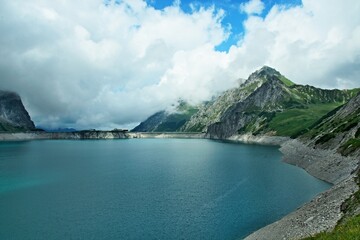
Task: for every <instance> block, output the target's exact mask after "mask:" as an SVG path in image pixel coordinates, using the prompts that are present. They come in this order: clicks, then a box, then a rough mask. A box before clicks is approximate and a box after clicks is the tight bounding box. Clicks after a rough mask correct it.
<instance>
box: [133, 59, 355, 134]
mask: <svg viewBox="0 0 360 240" xmlns="http://www.w3.org/2000/svg"><path fill="white" fill-rule="evenodd" d="M359 91H360V89H352V90H337V89H334V90H327V89H320V88H316V87H313V86H309V85H298V84H295V83H293V82H292V81H290V80H289V79H287V78H286V77H285V76H283V75H282V74H281V73H280V72H278V71H277V70H275V69H273V68H270V67H268V66H264V67H262V68H261V69H259V70H257V71H255V72H254V73H252V74H251V75H250V76H249V78H248V79H247V80H246V81H245V82H244V83H243V84H241V85H240V86H239V87H237V88H233V89H230V90H228V91H225V92H224V93H222V94H221V95H219V96H218V97H215V98H214V99H212V100H211V101H209V102H205V103H203V104H202V105H199V106H198V107H196V109H197V110H194V111H187V112H186V113H185V114H184V113H183V112H181V111H177V112H176V113H175V114H174V113H173V114H171V113H168V112H166V111H162V112H158V113H156V114H154V115H152V116H151V117H149V118H148V119H147V120H146V121H144V122H142V123H141V124H140V125H139V126H138V127H136V128H135V129H134V130H133V131H144V132H148V131H150V132H151V131H159V132H161V131H168V132H170V131H181V132H206V135H207V137H209V138H215V139H224V138H228V137H230V136H232V135H236V134H252V135H259V134H261V135H270V136H291V137H293V138H295V137H297V136H299V135H301V134H302V133H304V132H306V131H308V130H309V128H311V126H313V125H314V124H315V123H316V122H317V121H318V120H319V119H321V118H322V117H323V116H324V115H326V114H327V113H329V112H330V111H332V110H334V109H335V108H337V107H339V106H341V105H343V104H345V103H346V102H347V101H349V100H350V99H351V98H352V97H354V96H356V94H357V93H358V92H359ZM194 109H195V108H194Z"/></svg>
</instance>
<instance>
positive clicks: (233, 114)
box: [207, 77, 287, 139]
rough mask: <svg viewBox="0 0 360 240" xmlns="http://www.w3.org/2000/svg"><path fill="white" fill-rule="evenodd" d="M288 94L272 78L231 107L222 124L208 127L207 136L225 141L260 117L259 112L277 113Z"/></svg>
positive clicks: (222, 118) (279, 83)
mask: <svg viewBox="0 0 360 240" xmlns="http://www.w3.org/2000/svg"><path fill="white" fill-rule="evenodd" d="M286 95H287V93H286V92H285V91H284V90H283V86H282V84H281V82H280V81H278V80H277V79H276V78H274V77H273V78H270V79H269V80H268V81H266V82H265V83H264V84H263V85H262V86H261V87H259V88H258V89H257V90H255V92H253V93H252V94H251V95H250V96H249V97H247V98H246V99H245V100H243V101H241V102H238V103H236V104H234V105H233V106H231V107H230V108H229V109H228V110H227V111H226V112H225V113H224V114H223V116H222V117H221V120H220V122H217V123H215V124H212V125H210V126H209V127H208V132H207V136H208V137H210V138H220V139H224V138H227V137H230V136H232V135H234V134H236V133H237V132H238V130H239V129H241V128H243V127H244V126H245V125H246V124H248V123H250V122H251V121H253V120H254V119H256V118H258V117H259V111H261V112H264V111H268V110H270V111H274V112H275V111H277V110H278V109H281V106H280V105H279V102H281V101H282V100H284V98H285V96H286Z"/></svg>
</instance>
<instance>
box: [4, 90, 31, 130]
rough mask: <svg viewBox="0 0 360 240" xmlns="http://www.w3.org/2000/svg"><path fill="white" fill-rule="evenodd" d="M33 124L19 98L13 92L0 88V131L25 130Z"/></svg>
mask: <svg viewBox="0 0 360 240" xmlns="http://www.w3.org/2000/svg"><path fill="white" fill-rule="evenodd" d="M32 129H35V125H34V123H33V121H32V120H31V118H30V116H29V114H28V112H27V111H26V109H25V107H24V105H23V103H22V101H21V98H20V96H19V95H18V94H16V93H14V92H8V91H2V90H0V131H3V132H12V131H26V130H32Z"/></svg>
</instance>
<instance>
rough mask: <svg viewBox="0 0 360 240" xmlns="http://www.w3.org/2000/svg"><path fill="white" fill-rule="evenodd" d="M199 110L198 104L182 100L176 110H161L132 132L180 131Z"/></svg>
mask: <svg viewBox="0 0 360 240" xmlns="http://www.w3.org/2000/svg"><path fill="white" fill-rule="evenodd" d="M197 111H198V108H197V107H196V106H191V105H189V104H187V103H186V102H184V101H180V102H179V104H178V106H176V109H175V110H174V111H171V112H169V111H160V112H157V113H155V114H153V115H151V116H150V117H149V118H147V119H146V120H145V121H144V122H141V123H140V124H139V125H138V126H136V127H135V128H134V129H132V130H131V131H132V132H178V131H180V129H181V128H182V127H183V125H184V124H185V123H186V122H187V121H189V119H190V117H191V116H193V115H194V114H195V113H196V112H197Z"/></svg>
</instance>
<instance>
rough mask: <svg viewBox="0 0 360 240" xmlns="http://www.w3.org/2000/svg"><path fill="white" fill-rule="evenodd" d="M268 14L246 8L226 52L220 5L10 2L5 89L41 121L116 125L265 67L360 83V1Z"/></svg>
mask: <svg viewBox="0 0 360 240" xmlns="http://www.w3.org/2000/svg"><path fill="white" fill-rule="evenodd" d="M252 2H258V3H260V5H261V3H262V2H261V1H254V0H253V1H251V2H249V3H248V4H250V3H252ZM244 6H245V5H244ZM249 9H250V10H249ZM259 9H260V10H259ZM262 10H263V5H262V7H258V8H255V7H253V8H252V10H251V8H250V7H248V11H246V12H247V13H248V14H250V16H249V17H248V18H247V19H246V20H245V22H244V23H243V24H244V28H245V32H244V34H243V38H242V39H241V40H240V41H239V42H238V43H237V45H234V46H232V47H231V48H230V50H229V52H218V51H215V50H214V49H215V47H216V46H217V45H219V44H221V43H222V42H223V41H225V40H226V39H227V37H228V36H229V34H230V32H229V28H228V26H224V25H222V19H223V17H224V14H226V12H224V11H222V10H220V9H217V8H216V6H213V7H210V8H197V9H195V8H194V9H193V10H192V12H190V13H185V12H184V11H182V10H181V8H180V5H179V3H177V2H174V4H173V5H172V6H169V7H167V8H165V9H163V10H156V9H154V8H153V7H151V6H149V5H147V3H146V2H145V1H142V0H123V1H121V2H120V3H116V2H115V1H108V2H107V4H106V5H105V4H103V1H102V0H87V1H70V0H63V1H45V0H32V1H20V0H15V1H4V2H3V3H2V7H1V8H0V18H1V21H0V32H1V38H0V56H1V58H0V79H1V85H0V88H1V89H8V90H13V91H17V92H19V93H20V94H21V96H22V98H23V100H24V102H25V104H26V107H27V109H28V110H29V112H30V114H31V116H32V118H33V119H34V121H35V123H36V124H37V125H40V126H44V127H75V128H78V129H82V128H102V129H111V128H114V127H124V126H129V127H131V126H133V125H134V124H136V123H137V122H139V121H141V120H144V119H145V118H146V117H147V116H149V115H150V114H152V113H154V112H156V111H159V110H162V109H165V108H167V107H168V106H170V105H171V104H173V103H176V102H177V100H178V99H180V98H181V99H185V100H187V101H190V102H193V103H198V102H200V101H203V100H208V99H209V98H211V96H213V95H214V94H217V93H219V92H221V91H223V90H226V89H228V88H230V87H233V86H236V84H237V79H238V78H240V77H242V78H246V77H247V76H248V74H250V73H251V72H252V71H254V70H256V69H257V68H259V67H261V66H262V65H265V64H266V65H269V66H273V67H275V68H277V69H278V70H279V71H281V72H282V73H283V74H285V75H286V76H288V77H289V78H290V79H292V80H293V81H295V82H298V83H303V84H312V85H315V86H320V87H330V88H334V87H340V88H351V87H359V85H360V84H359V82H360V81H359V79H360V72H359V69H360V27H359V26H360V16H359V14H358V13H359V12H360V1H356V0H353V1H352V0H344V1H340V0H339V1H336V0H335V1H331V2H329V1H326V0H318V1H311V0H304V1H303V4H302V6H294V7H288V6H287V7H284V6H281V5H275V6H273V8H272V9H271V10H270V12H269V13H268V14H267V15H266V16H265V17H264V18H261V17H259V16H257V15H251V14H255V13H261V12H262ZM244 11H245V10H244ZM239 24H240V23H239Z"/></svg>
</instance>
